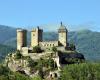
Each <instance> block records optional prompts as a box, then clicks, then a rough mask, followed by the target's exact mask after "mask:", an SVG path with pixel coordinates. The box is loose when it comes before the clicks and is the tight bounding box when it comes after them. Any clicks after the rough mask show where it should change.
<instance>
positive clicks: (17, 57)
mask: <svg viewBox="0 0 100 80" xmlns="http://www.w3.org/2000/svg"><path fill="white" fill-rule="evenodd" d="M21 58H22V54H21V52H20V51H19V50H17V51H16V55H15V59H21Z"/></svg>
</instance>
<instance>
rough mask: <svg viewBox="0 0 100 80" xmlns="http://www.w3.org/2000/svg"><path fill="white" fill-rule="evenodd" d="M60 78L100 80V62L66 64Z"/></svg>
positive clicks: (68, 79)
mask: <svg viewBox="0 0 100 80" xmlns="http://www.w3.org/2000/svg"><path fill="white" fill-rule="evenodd" d="M61 80H100V64H99V63H83V64H73V65H67V66H66V67H64V68H63V70H62V72H61Z"/></svg>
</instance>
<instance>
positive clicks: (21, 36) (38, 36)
mask: <svg viewBox="0 0 100 80" xmlns="http://www.w3.org/2000/svg"><path fill="white" fill-rule="evenodd" d="M26 32H27V31H26V30H22V29H18V30H17V50H21V49H23V47H24V49H26V48H27V45H26V44H27V40H26V37H27V36H26ZM67 32H68V31H67V29H66V27H65V26H64V25H63V24H62V22H61V24H60V28H59V29H58V40H57V41H43V30H42V29H40V28H39V27H37V28H36V29H33V30H32V31H31V47H34V46H40V47H41V48H47V47H54V46H55V47H57V48H58V49H62V50H63V49H65V48H67Z"/></svg>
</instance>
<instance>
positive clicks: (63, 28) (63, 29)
mask: <svg viewBox="0 0 100 80" xmlns="http://www.w3.org/2000/svg"><path fill="white" fill-rule="evenodd" d="M58 31H67V29H66V26H65V25H63V24H62V22H61V25H60V28H59V29H58Z"/></svg>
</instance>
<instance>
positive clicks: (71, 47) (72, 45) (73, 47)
mask: <svg viewBox="0 0 100 80" xmlns="http://www.w3.org/2000/svg"><path fill="white" fill-rule="evenodd" d="M70 49H71V50H72V51H74V50H75V49H76V47H75V45H74V44H73V43H71V44H70Z"/></svg>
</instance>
